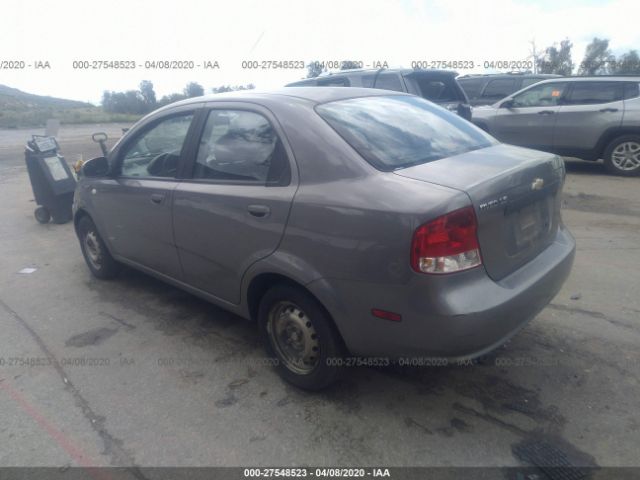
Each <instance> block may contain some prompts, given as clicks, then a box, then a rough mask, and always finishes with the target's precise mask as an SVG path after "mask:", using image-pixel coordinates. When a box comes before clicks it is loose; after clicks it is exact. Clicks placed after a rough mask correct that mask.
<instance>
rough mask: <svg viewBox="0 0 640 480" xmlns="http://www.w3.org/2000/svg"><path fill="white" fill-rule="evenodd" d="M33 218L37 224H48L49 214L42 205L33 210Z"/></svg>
mask: <svg viewBox="0 0 640 480" xmlns="http://www.w3.org/2000/svg"><path fill="white" fill-rule="evenodd" d="M33 216H34V217H36V220H37V221H38V223H42V224H45V223H49V220H51V214H50V213H49V210H47V209H46V208H45V207H43V206H42V205H41V206H39V207H38V208H36V209H35V210H34V212H33Z"/></svg>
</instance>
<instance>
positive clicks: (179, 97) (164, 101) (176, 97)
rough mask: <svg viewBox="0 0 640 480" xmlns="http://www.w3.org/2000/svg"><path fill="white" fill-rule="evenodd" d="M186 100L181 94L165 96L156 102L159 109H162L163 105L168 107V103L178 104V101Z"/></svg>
mask: <svg viewBox="0 0 640 480" xmlns="http://www.w3.org/2000/svg"><path fill="white" fill-rule="evenodd" d="M185 98H187V97H186V96H185V95H183V94H181V93H172V94H171V95H165V96H164V97H162V98H161V99H160V101H159V102H158V106H159V107H164V106H165V105H169V104H170V103H174V102H179V101H180V100H184V99H185Z"/></svg>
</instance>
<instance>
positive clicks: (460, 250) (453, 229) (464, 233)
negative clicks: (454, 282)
mask: <svg viewBox="0 0 640 480" xmlns="http://www.w3.org/2000/svg"><path fill="white" fill-rule="evenodd" d="M477 229H478V222H477V220H476V214H475V212H474V211H473V207H465V208H461V209H460V210H456V211H454V212H451V213H447V214H446V215H443V216H441V217H438V218H436V219H435V220H431V221H430V222H428V223H425V224H424V225H421V226H420V227H418V228H417V229H416V231H415V232H414V234H413V241H412V242H411V268H413V269H414V270H415V271H416V272H422V273H453V272H459V271H461V270H467V269H469V268H473V267H477V266H478V265H480V264H482V258H481V257H480V246H479V245H478V236H477Z"/></svg>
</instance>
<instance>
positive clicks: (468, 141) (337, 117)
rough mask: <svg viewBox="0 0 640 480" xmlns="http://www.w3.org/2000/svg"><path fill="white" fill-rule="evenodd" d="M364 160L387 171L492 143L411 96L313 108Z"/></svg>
mask: <svg viewBox="0 0 640 480" xmlns="http://www.w3.org/2000/svg"><path fill="white" fill-rule="evenodd" d="M316 111H317V112H318V114H319V115H320V116H321V117H322V118H323V119H324V120H325V121H326V122H327V123H329V125H331V126H332V127H333V128H334V129H335V130H336V132H338V134H340V136H342V138H344V139H345V140H346V141H347V143H349V145H351V146H352V147H353V148H354V149H355V150H356V151H357V152H358V153H359V154H360V155H361V156H362V157H363V158H364V159H365V160H367V161H368V162H369V163H370V164H371V165H373V166H374V167H376V168H377V169H379V170H384V171H390V170H396V169H398V168H404V167H408V166H411V165H417V164H420V163H427V162H431V161H434V160H439V159H441V158H445V157H450V156H453V155H458V154H460V153H464V152H468V151H470V150H477V149H480V148H484V147H488V146H491V145H494V144H496V143H497V142H496V140H495V139H493V138H492V137H490V136H489V135H487V134H486V133H485V132H483V131H482V130H480V129H479V128H477V127H475V126H474V125H472V124H471V123H469V122H467V121H466V120H463V119H462V118H460V117H459V116H457V115H455V114H453V113H450V112H448V111H446V110H444V109H442V108H440V107H437V106H435V105H433V104H432V103H430V102H428V101H426V100H424V99H422V98H419V97H413V96H405V95H397V96H380V97H361V98H353V99H348V100H339V101H335V102H330V103H325V104H322V105H318V106H317V107H316Z"/></svg>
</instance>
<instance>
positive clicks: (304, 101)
mask: <svg viewBox="0 0 640 480" xmlns="http://www.w3.org/2000/svg"><path fill="white" fill-rule="evenodd" d="M564 177H565V171H564V165H563V162H562V161H561V160H560V158H559V157H557V156H555V155H551V154H548V153H543V152H538V151H534V150H528V149H524V148H519V147H514V146H509V145H503V144H500V143H498V142H497V141H496V140H495V139H493V138H492V137H491V136H489V135H487V134H486V133H485V132H483V131H482V130H480V129H479V128H477V127H475V126H474V125H472V124H471V123H469V122H467V121H465V120H463V119H462V118H460V117H458V116H457V115H455V114H453V113H450V112H449V111H447V110H445V109H444V108H441V107H439V106H436V105H434V104H432V103H430V102H428V101H426V100H424V99H422V98H419V97H415V96H412V95H407V94H402V93H394V92H389V91H382V90H372V89H356V88H352V89H346V88H320V87H318V88H315V87H314V88H296V87H291V88H286V89H282V90H279V91H275V92H270V93H258V92H242V93H235V94H224V95H214V96H208V97H199V98H194V99H190V100H186V101H183V102H179V103H176V104H173V105H170V106H168V107H165V108H162V109H160V110H158V111H156V112H154V113H152V114H150V115H149V116H147V117H145V118H144V119H142V120H141V121H139V122H138V123H137V124H136V125H135V126H134V127H133V128H132V129H131V130H130V131H129V132H127V134H126V135H125V136H124V137H123V138H122V139H121V140H120V141H119V142H118V143H117V144H116V145H115V146H114V148H113V149H112V150H111V152H110V153H109V155H108V158H104V157H100V158H96V159H93V160H90V161H88V162H87V163H86V164H85V165H84V167H83V176H82V178H81V180H80V181H79V184H78V188H77V191H76V196H75V201H74V219H75V227H76V231H77V234H78V237H79V240H80V246H81V248H82V253H83V254H84V257H85V259H86V262H87V264H88V266H89V269H90V270H91V272H92V273H93V274H94V275H95V276H97V277H99V278H111V277H113V276H115V275H116V274H117V272H118V269H119V267H120V265H123V264H124V265H128V266H130V267H133V268H136V269H139V270H142V271H143V272H146V273H149V274H151V275H153V276H155V277H158V278H160V279H162V280H164V281H166V282H169V283H171V284H173V285H176V286H177V287H180V288H183V289H185V290H187V291H189V292H191V293H193V294H195V295H198V296H200V297H202V298H204V299H207V300H209V301H211V302H212V303H215V304H216V305H219V306H221V307H223V308H226V309H228V310H230V311H231V312H234V313H236V314H238V315H240V316H242V317H246V318H252V319H255V320H257V322H258V325H259V327H260V330H261V332H263V334H264V337H265V340H266V345H267V347H268V349H269V351H270V352H271V354H272V355H273V356H274V358H275V359H276V360H277V363H278V367H277V368H278V370H279V371H280V373H281V374H282V376H283V377H284V378H285V379H286V380H288V381H289V382H291V383H293V384H295V385H298V386H300V387H303V388H307V389H317V388H322V387H324V386H326V385H328V384H330V383H331V382H333V381H334V380H335V379H336V378H337V376H338V375H339V373H340V372H342V371H343V370H344V367H345V366H346V365H353V364H356V365H357V364H367V365H370V364H374V365H386V364H389V363H391V362H394V361H402V362H404V363H415V362H416V361H417V362H418V363H420V362H423V361H424V357H429V358H430V359H431V360H427V361H428V362H429V363H432V360H433V357H438V358H440V359H444V360H446V361H449V360H451V359H471V358H474V357H477V356H479V355H483V354H485V353H487V352H489V351H491V350H492V349H495V348H496V347H498V346H500V345H501V344H503V343H504V342H505V341H507V340H508V339H509V338H510V337H511V336H512V335H514V334H515V332H517V331H518V330H519V329H520V328H522V327H523V326H524V325H525V324H526V323H527V322H528V321H529V320H530V319H531V318H533V317H534V316H535V315H536V314H537V313H538V312H539V311H540V310H541V309H542V308H543V307H544V306H545V305H547V303H548V302H549V301H550V300H551V299H552V298H553V297H554V295H555V294H556V293H557V292H558V290H559V289H560V287H561V285H562V284H563V282H564V281H565V279H566V278H567V275H568V274H569V271H570V269H571V265H572V263H573V256H574V250H575V243H574V240H573V238H572V236H571V235H570V233H569V232H568V231H567V229H566V228H565V227H564V226H563V224H562V221H561V219H560V200H561V199H560V197H561V190H562V186H563V182H564ZM403 359H404V360H403Z"/></svg>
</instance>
